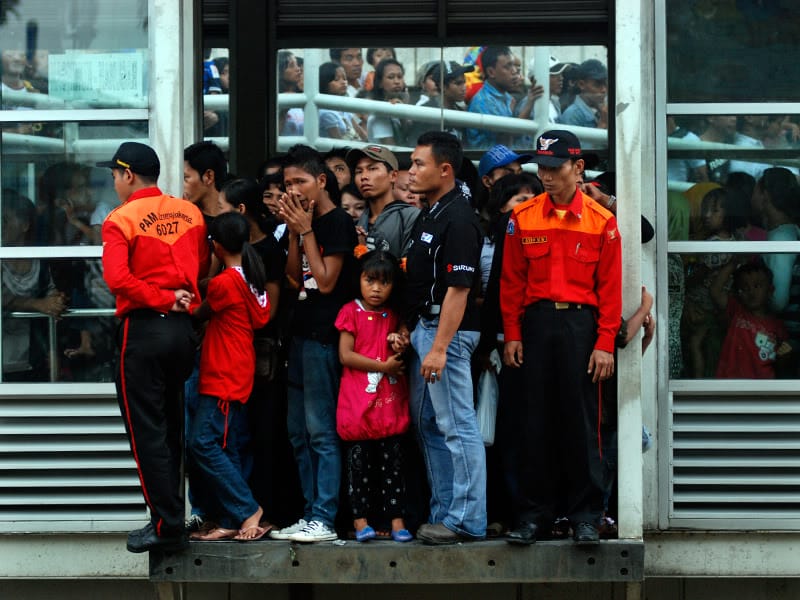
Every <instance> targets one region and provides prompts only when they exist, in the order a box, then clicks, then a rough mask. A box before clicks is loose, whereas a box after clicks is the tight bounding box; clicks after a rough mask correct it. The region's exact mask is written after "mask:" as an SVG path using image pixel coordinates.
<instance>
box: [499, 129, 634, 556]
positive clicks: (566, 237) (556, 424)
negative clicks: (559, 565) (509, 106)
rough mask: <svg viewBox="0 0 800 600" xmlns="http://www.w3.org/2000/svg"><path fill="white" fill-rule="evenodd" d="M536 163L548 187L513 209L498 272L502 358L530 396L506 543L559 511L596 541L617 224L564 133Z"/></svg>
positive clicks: (545, 526) (616, 310) (546, 523)
mask: <svg viewBox="0 0 800 600" xmlns="http://www.w3.org/2000/svg"><path fill="white" fill-rule="evenodd" d="M532 161H533V162H536V163H538V165H539V177H540V178H541V180H542V183H543V184H544V189H545V193H544V194H540V195H539V196H536V197H535V198H531V199H529V200H526V201H525V202H523V203H522V204H519V205H518V206H517V207H516V208H515V209H514V212H513V213H512V215H511V218H510V219H509V222H508V229H507V230H506V240H505V254H504V256H503V268H502V275H501V281H500V305H501V311H502V315H503V328H504V334H505V348H504V361H505V363H506V364H507V365H509V366H511V367H520V368H522V369H523V374H524V379H525V389H526V394H527V395H526V397H525V399H524V400H525V403H526V409H527V417H526V419H525V420H524V421H523V422H522V423H521V427H524V430H521V431H520V432H519V433H520V437H523V436H524V439H526V440H528V441H527V444H526V448H525V449H524V450H525V454H524V455H523V456H521V464H520V473H519V475H518V481H519V482H520V487H521V489H520V492H521V493H520V498H519V500H518V504H519V505H518V506H517V519H518V523H517V528H516V529H514V530H513V531H512V532H511V534H510V536H509V541H510V542H512V543H519V544H530V543H532V542H534V541H536V537H537V532H538V534H539V537H542V534H543V533H545V532H547V533H549V532H550V530H551V527H552V524H553V519H554V517H557V516H560V515H563V514H565V515H566V516H567V517H568V518H569V520H570V522H571V524H572V528H573V538H574V540H575V542H576V543H578V544H596V543H597V541H598V533H597V529H596V527H595V525H596V524H597V522H598V521H599V519H600V517H601V514H602V507H603V504H602V500H603V498H602V494H603V492H602V483H603V468H602V463H601V458H602V456H601V449H600V448H601V446H600V442H601V440H600V435H599V420H598V419H599V401H600V398H599V393H598V392H599V382H600V381H603V380H604V379H607V378H608V377H610V376H611V375H612V373H613V372H614V355H613V351H614V338H615V336H616V333H617V329H618V328H619V320H620V315H621V314H622V291H621V243H620V236H619V230H618V229H617V222H616V218H615V217H614V215H613V214H612V213H611V212H609V211H608V210H607V209H606V208H605V207H603V206H601V205H600V204H598V203H597V202H595V201H594V200H592V198H590V197H589V196H587V195H585V194H584V193H582V192H581V191H580V189H579V188H578V186H577V183H578V181H579V178H580V177H581V174H582V173H583V169H584V164H583V158H582V153H581V146H580V142H579V141H578V139H577V138H576V137H575V136H574V135H573V134H572V133H570V132H568V131H561V130H554V131H548V132H545V133H543V134H542V135H541V136H539V138H538V139H537V140H536V154H535V155H534V157H533V159H532ZM523 349H524V361H523ZM556 511H559V512H556Z"/></svg>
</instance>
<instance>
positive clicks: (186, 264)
mask: <svg viewBox="0 0 800 600" xmlns="http://www.w3.org/2000/svg"><path fill="white" fill-rule="evenodd" d="M208 261H209V249H208V241H207V237H206V226H205V222H204V221H203V214H202V213H201V212H200V210H199V209H198V208H197V207H196V206H195V205H194V204H192V203H191V202H189V201H188V200H181V199H180V198H175V197H174V196H168V195H166V194H163V193H162V192H161V190H159V189H158V188H157V187H150V188H145V189H141V190H138V191H136V192H134V193H133V194H131V196H130V198H128V200H127V201H126V202H125V203H123V204H122V205H120V206H118V207H117V208H116V209H114V210H113V211H112V212H111V214H109V215H108V217H106V220H105V221H104V222H103V278H104V279H105V280H106V283H107V284H108V287H109V289H110V290H111V293H112V294H114V295H115V296H116V297H117V312H116V314H117V316H122V315H124V314H125V313H127V312H129V311H131V310H134V309H137V308H149V309H152V310H156V311H159V312H163V313H167V312H169V310H170V308H172V305H173V304H174V303H175V290H177V289H185V290H189V291H190V292H193V293H194V295H195V298H194V302H193V304H192V307H191V308H194V307H195V306H196V305H197V304H199V303H200V293H199V291H198V289H197V280H198V277H199V276H201V274H202V275H203V276H204V275H205V273H206V272H207V271H208ZM190 310H191V309H190Z"/></svg>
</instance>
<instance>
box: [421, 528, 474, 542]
mask: <svg viewBox="0 0 800 600" xmlns="http://www.w3.org/2000/svg"><path fill="white" fill-rule="evenodd" d="M417 539H420V540H422V541H423V542H424V543H426V544H433V545H435V546H441V545H444V544H457V543H458V542H461V541H465V539H466V538H464V537H462V536H460V535H459V534H457V533H456V532H455V531H451V530H450V529H448V528H447V527H445V526H444V525H443V524H442V523H434V524H433V525H431V524H430V523H425V524H424V525H420V527H419V529H417Z"/></svg>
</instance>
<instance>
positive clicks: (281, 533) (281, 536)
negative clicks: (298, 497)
mask: <svg viewBox="0 0 800 600" xmlns="http://www.w3.org/2000/svg"><path fill="white" fill-rule="evenodd" d="M307 525H308V522H307V521H306V520H305V519H300V520H299V521H298V522H297V523H295V524H294V525H289V526H288V527H284V528H283V529H278V530H274V529H273V530H272V531H270V532H269V537H271V538H272V539H273V540H288V539H289V536H291V535H293V534H295V533H297V532H299V531H302V530H303V529H305V528H306V526H307Z"/></svg>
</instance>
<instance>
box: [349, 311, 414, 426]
mask: <svg viewBox="0 0 800 600" xmlns="http://www.w3.org/2000/svg"><path fill="white" fill-rule="evenodd" d="M397 325H398V318H397V315H396V314H395V313H394V312H392V311H391V310H389V309H386V310H382V311H379V312H373V311H369V310H365V309H364V308H362V307H361V304H360V303H359V302H358V301H357V300H353V301H352V302H348V303H347V304H345V305H344V306H343V307H342V308H341V310H340V311H339V316H338V317H336V329H338V330H339V331H347V332H349V333H351V334H353V337H354V338H355V342H354V345H353V350H354V351H355V352H358V353H359V354H361V355H363V356H366V357H367V358H372V359H375V360H380V361H385V360H386V359H387V358H389V357H390V356H392V355H393V354H394V353H393V352H392V349H391V347H390V346H389V342H387V341H386V337H387V336H388V335H389V334H390V333H394V332H396V331H397ZM408 424H409V413H408V382H407V380H406V378H405V376H401V377H390V376H389V375H386V374H385V373H367V372H366V371H359V370H358V369H351V368H349V367H344V370H343V371H342V379H341V382H340V384H339V402H338V405H337V406H336V432H337V433H338V434H339V437H341V438H342V439H343V440H377V439H381V438H385V437H389V436H392V435H398V434H400V433H403V432H404V431H406V430H407V429H408Z"/></svg>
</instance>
